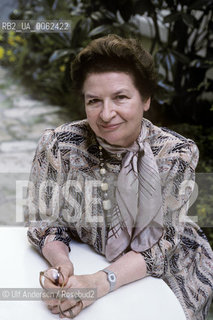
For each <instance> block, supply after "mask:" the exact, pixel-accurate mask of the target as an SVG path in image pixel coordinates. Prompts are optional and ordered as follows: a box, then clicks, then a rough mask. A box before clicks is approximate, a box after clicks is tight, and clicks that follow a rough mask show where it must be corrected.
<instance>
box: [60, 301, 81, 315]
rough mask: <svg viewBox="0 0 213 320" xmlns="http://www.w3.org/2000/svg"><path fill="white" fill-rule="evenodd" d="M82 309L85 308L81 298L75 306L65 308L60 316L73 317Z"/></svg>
mask: <svg viewBox="0 0 213 320" xmlns="http://www.w3.org/2000/svg"><path fill="white" fill-rule="evenodd" d="M82 309H83V303H82V301H81V300H79V301H78V302H77V303H76V305H75V306H74V307H72V308H69V309H66V310H63V314H61V315H60V318H62V317H63V318H64V317H68V318H71V319H73V318H74V317H76V316H77V315H78V314H79V313H80V312H81V310H82Z"/></svg>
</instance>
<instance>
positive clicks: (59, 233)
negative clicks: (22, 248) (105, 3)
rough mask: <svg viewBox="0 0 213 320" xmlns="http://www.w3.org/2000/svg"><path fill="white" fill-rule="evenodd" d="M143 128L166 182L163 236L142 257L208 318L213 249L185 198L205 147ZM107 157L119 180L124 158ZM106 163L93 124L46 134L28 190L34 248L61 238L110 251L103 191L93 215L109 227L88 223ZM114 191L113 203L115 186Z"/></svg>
mask: <svg viewBox="0 0 213 320" xmlns="http://www.w3.org/2000/svg"><path fill="white" fill-rule="evenodd" d="M143 125H145V126H146V127H147V128H148V134H149V143H150V146H151V149H152V152H153V154H154V157H155V159H156V163H157V166H158V170H159V174H160V177H161V180H162V197H163V204H164V206H163V208H164V233H163V236H162V237H161V238H160V240H159V241H158V243H156V244H155V245H154V246H153V247H152V248H150V249H148V250H146V251H144V252H141V254H142V255H143V257H144V259H145V261H146V265H147V275H149V276H153V277H158V278H162V279H163V280H164V281H165V282H166V283H167V284H168V285H169V287H170V288H171V289H172V290H173V292H174V293H175V295H176V296H177V298H178V299H179V301H180V303H181V305H182V307H183V309H184V312H185V315H186V319H187V320H204V319H206V317H207V313H208V310H209V307H210V304H211V300H212V295H213V252H212V250H211V247H210V245H209V243H208V241H207V239H206V236H205V235H204V233H203V232H202V230H201V229H200V228H199V226H198V225H197V224H195V223H193V222H192V221H191V220H190V219H186V214H187V208H186V201H185V200H184V197H185V195H183V193H182V192H181V190H182V189H181V188H182V187H183V181H190V180H194V175H195V173H194V172H195V168H196V165H197V162H198V149H197V147H196V145H195V143H194V142H193V141H192V140H190V139H186V138H184V137H183V136H181V135H179V134H177V133H176V132H173V131H171V130H169V129H167V128H160V127H157V126H155V125H153V124H152V123H151V122H150V121H148V120H147V119H143ZM104 158H105V161H106V163H107V169H108V172H109V177H114V176H117V175H118V173H119V171H120V169H121V159H120V158H119V157H117V156H116V155H115V154H114V155H112V154H109V153H108V152H106V151H104ZM99 163H100V159H99V145H98V142H97V140H96V137H95V134H94V133H93V131H92V130H91V128H90V126H89V124H88V122H87V120H82V121H77V122H72V123H67V124H63V125H62V126H60V127H58V128H56V129H55V130H53V129H47V130H45V132H44V134H43V135H42V137H41V139H40V141H39V143H38V147H37V150H36V154H35V157H34V159H33V164H32V170H31V175H30V183H29V188H28V199H30V201H29V205H28V210H27V212H26V220H27V221H28V226H29V229H28V239H29V241H30V243H31V244H32V245H33V246H35V247H36V248H37V249H39V250H40V251H41V250H42V247H43V246H44V245H45V244H46V243H47V242H50V241H54V240H59V241H63V242H64V243H65V244H66V245H67V246H68V247H69V246H70V242H72V239H73V238H74V239H78V240H80V241H82V242H84V243H87V244H89V245H91V246H93V247H94V249H95V250H96V251H97V252H98V253H99V254H102V255H104V254H105V244H106V239H107V232H108V228H107V224H106V223H105V220H106V217H105V216H104V215H105V213H104V212H105V211H104V210H103V207H102V202H101V196H102V193H101V191H100V190H99V189H100V188H98V187H97V188H93V189H92V190H93V193H92V197H93V198H94V199H96V205H94V206H93V204H91V203H90V205H91V206H92V214H94V215H95V216H99V217H102V218H103V219H102V220H101V221H102V222H101V224H100V223H99V222H98V221H96V222H92V223H91V222H88V221H87V220H86V211H87V209H88V204H87V203H86V199H87V198H88V197H87V196H86V193H87V190H86V187H85V181H86V182H88V181H95V180H101V177H100V173H99ZM68 181H69V183H67V182H68ZM110 189H112V190H111V195H110V196H111V198H112V199H113V197H114V191H113V187H112V188H110ZM186 189H187V188H186ZM186 193H187V190H185V194H186ZM94 221H95V220H94ZM71 246H72V243H71ZM69 249H70V247H69Z"/></svg>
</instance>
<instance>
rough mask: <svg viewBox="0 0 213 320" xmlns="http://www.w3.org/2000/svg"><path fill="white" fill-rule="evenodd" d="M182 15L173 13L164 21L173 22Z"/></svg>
mask: <svg viewBox="0 0 213 320" xmlns="http://www.w3.org/2000/svg"><path fill="white" fill-rule="evenodd" d="M180 17H181V14H180V13H179V12H178V13H171V14H169V15H168V16H166V17H164V19H163V22H164V23H171V22H175V21H177V20H179V19H180Z"/></svg>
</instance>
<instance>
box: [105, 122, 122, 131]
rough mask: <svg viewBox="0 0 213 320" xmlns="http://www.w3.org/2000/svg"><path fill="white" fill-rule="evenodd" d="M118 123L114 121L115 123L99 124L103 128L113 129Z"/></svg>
mask: <svg viewBox="0 0 213 320" xmlns="http://www.w3.org/2000/svg"><path fill="white" fill-rule="evenodd" d="M120 125H121V123H116V124H101V127H102V128H103V129H104V130H114V129H117V128H118V127H119V126H120Z"/></svg>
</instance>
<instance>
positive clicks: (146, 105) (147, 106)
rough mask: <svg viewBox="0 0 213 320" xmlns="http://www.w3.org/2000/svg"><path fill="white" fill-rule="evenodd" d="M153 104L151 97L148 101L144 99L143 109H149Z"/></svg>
mask: <svg viewBox="0 0 213 320" xmlns="http://www.w3.org/2000/svg"><path fill="white" fill-rule="evenodd" d="M150 104H151V98H148V99H147V100H146V101H144V105H143V110H144V111H148V110H149V108H150Z"/></svg>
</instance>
